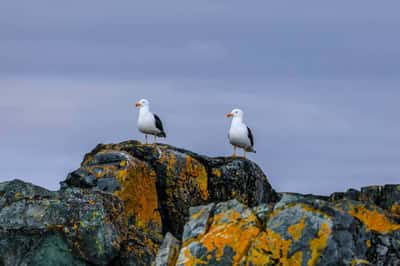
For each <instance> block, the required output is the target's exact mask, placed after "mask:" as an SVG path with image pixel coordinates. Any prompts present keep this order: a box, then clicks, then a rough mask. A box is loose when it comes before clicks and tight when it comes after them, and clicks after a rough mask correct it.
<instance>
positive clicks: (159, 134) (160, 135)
mask: <svg viewBox="0 0 400 266" xmlns="http://www.w3.org/2000/svg"><path fill="white" fill-rule="evenodd" d="M157 137H160V138H166V137H167V134H165V132H164V131H163V132H160V133H158V134H157Z"/></svg>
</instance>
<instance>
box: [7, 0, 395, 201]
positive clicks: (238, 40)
mask: <svg viewBox="0 0 400 266" xmlns="http://www.w3.org/2000/svg"><path fill="white" fill-rule="evenodd" d="M399 10H400V2H399V1H384V2H383V1H381V2H379V3H378V2H377V1H365V0H355V1H330V2H327V1H295V2H294V1H274V2H272V1H251V2H244V1H162V2H161V1H159V2H155V1H146V2H145V3H144V1H142V2H141V3H137V2H136V1H132V0H130V1H99V0H96V1H94V0H91V1H89V0H85V1H63V2H61V1H54V0H51V1H50V0H49V1H40V0H37V1H11V0H10V1H8V0H6V1H2V2H1V3H0V147H1V149H0V162H1V163H0V181H5V180H9V179H12V178H20V179H23V180H26V181H30V182H33V183H35V184H39V185H42V186H45V187H47V188H50V189H58V187H59V185H58V183H59V182H60V181H62V180H63V179H64V178H65V177H66V175H67V173H68V172H70V171H72V170H74V169H76V168H77V167H79V163H80V161H81V160H82V158H83V155H84V154H85V153H86V152H88V151H89V150H91V149H92V148H93V147H95V145H96V144H97V143H110V142H119V141H124V140H128V139H140V140H143V136H141V135H140V134H139V133H138V131H137V129H136V119H137V110H136V109H135V108H134V103H135V102H136V100H138V99H140V98H147V99H149V100H150V101H151V104H152V105H151V106H152V110H153V111H154V112H156V113H157V114H158V115H159V116H160V117H161V119H162V120H163V122H164V126H165V128H166V131H167V134H168V139H167V140H165V142H166V143H168V144H171V145H175V146H178V147H183V148H186V149H190V150H193V151H196V152H199V153H203V154H207V155H210V156H222V155H229V154H230V153H231V148H230V146H229V143H228V141H227V137H226V136H227V130H228V128H229V120H227V119H226V117H225V114H226V113H227V112H228V111H230V110H231V109H233V108H235V107H240V108H242V109H243V110H244V112H245V120H246V123H247V124H248V126H249V127H251V128H252V129H253V133H254V135H255V147H256V149H257V154H256V155H250V158H251V159H252V160H254V161H255V162H257V163H258V164H259V165H260V166H261V167H262V169H263V170H264V171H265V173H266V174H267V175H268V177H269V181H270V182H271V184H272V186H273V187H274V188H275V189H276V190H278V191H292V192H301V193H318V194H329V193H331V192H334V191H343V190H346V189H347V188H350V187H354V188H360V187H361V186H366V185H372V184H386V183H400V163H399V160H400V123H399V114H400V105H399V100H400V90H399V89H400V34H399V29H400V16H399Z"/></svg>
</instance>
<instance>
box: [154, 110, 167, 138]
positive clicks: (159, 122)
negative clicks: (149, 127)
mask: <svg viewBox="0 0 400 266" xmlns="http://www.w3.org/2000/svg"><path fill="white" fill-rule="evenodd" d="M154 119H155V120H156V128H157V129H158V130H160V131H161V133H160V135H159V137H166V134H165V132H164V128H163V125H162V122H161V119H160V118H159V117H158V115H156V114H154Z"/></svg>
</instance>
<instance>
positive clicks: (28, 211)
mask: <svg viewBox="0 0 400 266" xmlns="http://www.w3.org/2000/svg"><path fill="white" fill-rule="evenodd" d="M0 196H1V198H0V265H10V266H11V265H13V266H14V265H87V264H96V265H108V264H109V263H111V262H112V261H113V260H114V259H116V258H117V257H118V256H119V254H120V251H121V244H122V242H123V241H124V240H125V239H126V226H125V223H124V220H123V218H124V216H123V215H122V211H123V203H122V201H121V200H119V199H118V198H117V197H114V196H112V195H110V194H108V193H103V192H100V191H91V190H84V189H80V188H67V189H64V190H61V191H58V192H52V191H48V190H46V189H43V188H40V187H37V186H34V185H32V184H29V183H24V182H22V181H19V180H14V181H10V182H5V183H0ZM50 262H51V263H50Z"/></svg>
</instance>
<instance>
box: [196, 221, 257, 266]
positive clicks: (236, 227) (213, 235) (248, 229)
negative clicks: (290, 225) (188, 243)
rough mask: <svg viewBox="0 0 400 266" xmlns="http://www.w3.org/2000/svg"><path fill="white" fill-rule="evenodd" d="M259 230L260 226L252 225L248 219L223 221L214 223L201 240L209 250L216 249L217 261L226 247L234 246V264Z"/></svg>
mask: <svg viewBox="0 0 400 266" xmlns="http://www.w3.org/2000/svg"><path fill="white" fill-rule="evenodd" d="M215 218H216V217H215ZM215 218H214V219H215ZM217 219H218V217H217ZM233 219H234V218H233ZM259 232H260V229H259V228H258V227H256V226H254V225H250V224H249V223H248V222H247V221H240V222H233V223H228V224H226V223H225V224H222V223H221V224H219V225H212V226H211V228H210V229H209V231H208V233H207V234H206V235H205V236H204V237H203V238H202V239H201V242H202V244H203V245H204V247H206V248H207V250H208V252H210V253H211V252H212V251H216V260H217V261H218V260H220V259H221V257H222V255H223V253H224V248H225V247H230V248H232V250H234V252H235V256H234V258H233V264H234V265H236V264H237V263H238V262H239V261H240V259H241V258H242V257H243V255H244V254H245V252H246V251H247V249H248V247H249V245H250V243H251V240H252V239H253V238H254V237H255V236H257V235H258V233H259Z"/></svg>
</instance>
